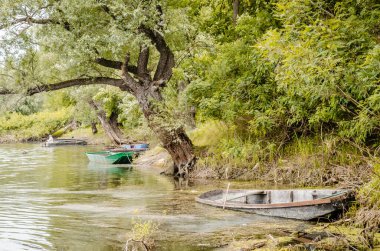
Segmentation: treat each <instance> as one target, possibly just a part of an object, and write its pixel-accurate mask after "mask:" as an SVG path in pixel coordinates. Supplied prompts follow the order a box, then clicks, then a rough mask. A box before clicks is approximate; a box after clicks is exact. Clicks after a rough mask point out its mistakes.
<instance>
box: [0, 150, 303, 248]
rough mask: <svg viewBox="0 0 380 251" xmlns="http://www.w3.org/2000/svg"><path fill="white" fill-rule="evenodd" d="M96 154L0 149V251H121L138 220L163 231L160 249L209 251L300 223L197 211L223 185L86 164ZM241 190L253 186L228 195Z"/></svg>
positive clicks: (159, 237)
mask: <svg viewBox="0 0 380 251" xmlns="http://www.w3.org/2000/svg"><path fill="white" fill-rule="evenodd" d="M94 150H97V149H91V148H89V147H57V148H42V147H40V146H39V145H29V144H21V145H0V196H1V200H0V250H121V249H122V248H123V246H124V243H125V241H126V240H127V237H126V234H127V233H129V232H130V231H131V228H132V226H131V222H132V220H133V219H136V218H140V219H142V220H153V221H154V222H157V223H159V224H160V231H159V232H158V233H157V235H156V236H155V238H156V239H157V240H158V243H159V249H161V250H179V249H178V248H180V249H181V250H197V249H202V250H205V248H204V246H202V245H203V244H205V243H209V244H210V243H211V244H212V243H220V242H221V240H222V239H223V240H228V239H231V238H234V236H235V235H236V233H237V232H241V229H242V228H243V229H249V230H250V232H249V233H245V234H247V235H252V234H260V233H262V232H263V231H268V229H269V228H273V226H275V227H277V226H278V227H284V226H286V227H297V226H299V225H300V224H303V223H299V222H296V221H287V220H278V219H274V218H266V217H262V216H256V215H249V214H244V213H238V212H232V211H227V210H222V209H218V208H213V207H209V206H206V205H201V204H197V203H195V201H194V198H195V196H197V195H198V194H200V193H201V192H203V191H206V190H211V189H216V188H224V187H225V186H226V183H225V182H221V181H219V182H204V183H203V182H201V183H200V182H198V181H197V182H189V181H187V180H184V179H177V180H173V179H171V178H169V177H165V176H160V175H157V174H156V173H157V172H152V171H150V170H144V169H138V168H133V167H132V166H126V165H122V166H104V165H98V164H96V163H88V160H87V158H86V156H85V152H86V151H94ZM25 152H26V153H25ZM244 186H249V187H250V188H254V186H255V185H254V184H252V183H232V185H231V189H232V188H238V187H244ZM240 234H242V233H240ZM173 243H176V244H174V245H173ZM178 243H181V244H180V245H181V246H180V245H179V244H178Z"/></svg>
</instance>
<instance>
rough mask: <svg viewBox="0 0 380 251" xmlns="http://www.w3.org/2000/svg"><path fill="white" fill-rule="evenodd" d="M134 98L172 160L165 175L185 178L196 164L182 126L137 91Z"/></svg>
mask: <svg viewBox="0 0 380 251" xmlns="http://www.w3.org/2000/svg"><path fill="white" fill-rule="evenodd" d="M141 91H143V90H141ZM136 98H137V100H138V102H139V104H140V106H141V107H142V110H143V114H144V116H145V118H146V120H147V121H148V125H149V127H150V128H151V129H152V130H153V132H154V133H155V134H156V135H157V136H158V138H159V139H160V141H161V143H162V146H163V147H164V148H165V149H166V150H167V151H168V152H169V154H170V156H171V158H172V160H173V163H174V165H173V167H171V168H170V169H168V170H166V171H165V173H166V174H169V175H174V176H176V177H187V176H188V173H189V172H190V171H192V169H193V167H194V165H195V163H196V156H195V154H194V151H193V144H192V142H191V140H190V138H189V137H188V136H187V134H186V132H185V130H184V128H183V127H182V125H176V123H175V121H173V120H172V119H170V117H171V116H170V115H169V114H168V112H167V111H166V110H165V108H161V105H160V104H157V103H155V102H154V101H152V99H150V98H149V97H147V96H146V95H144V93H143V92H141V93H140V91H138V92H137V95H136Z"/></svg>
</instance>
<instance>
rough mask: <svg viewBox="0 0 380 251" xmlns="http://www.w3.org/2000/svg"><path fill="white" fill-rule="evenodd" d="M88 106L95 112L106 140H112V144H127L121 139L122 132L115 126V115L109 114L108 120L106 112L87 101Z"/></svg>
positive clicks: (92, 102)
mask: <svg viewBox="0 0 380 251" xmlns="http://www.w3.org/2000/svg"><path fill="white" fill-rule="evenodd" d="M89 104H90V106H91V107H92V108H93V109H94V110H95V111H96V116H97V117H98V119H99V121H100V124H101V125H102V127H103V129H104V132H105V133H106V134H107V136H108V138H110V139H111V140H112V142H113V143H114V144H117V145H121V144H125V143H127V140H125V139H124V137H123V132H122V131H121V130H120V128H119V126H118V125H117V114H114V113H113V114H111V116H110V117H109V118H108V117H107V116H106V112H105V111H104V110H103V109H101V108H100V107H99V106H98V105H97V104H96V103H95V102H94V101H92V100H91V101H89Z"/></svg>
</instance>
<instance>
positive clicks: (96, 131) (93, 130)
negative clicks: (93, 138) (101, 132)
mask: <svg viewBox="0 0 380 251" xmlns="http://www.w3.org/2000/svg"><path fill="white" fill-rule="evenodd" d="M91 131H92V134H97V133H98V128H97V127H96V123H95V122H91Z"/></svg>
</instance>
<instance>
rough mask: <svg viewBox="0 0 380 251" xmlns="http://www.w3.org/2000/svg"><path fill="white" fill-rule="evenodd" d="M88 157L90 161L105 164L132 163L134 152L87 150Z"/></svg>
mask: <svg viewBox="0 0 380 251" xmlns="http://www.w3.org/2000/svg"><path fill="white" fill-rule="evenodd" d="M86 155H87V158H88V159H89V160H90V161H94V162H98V163H103V164H130V163H132V160H133V156H134V153H133V152H121V153H112V152H109V151H102V152H87V153H86Z"/></svg>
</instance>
